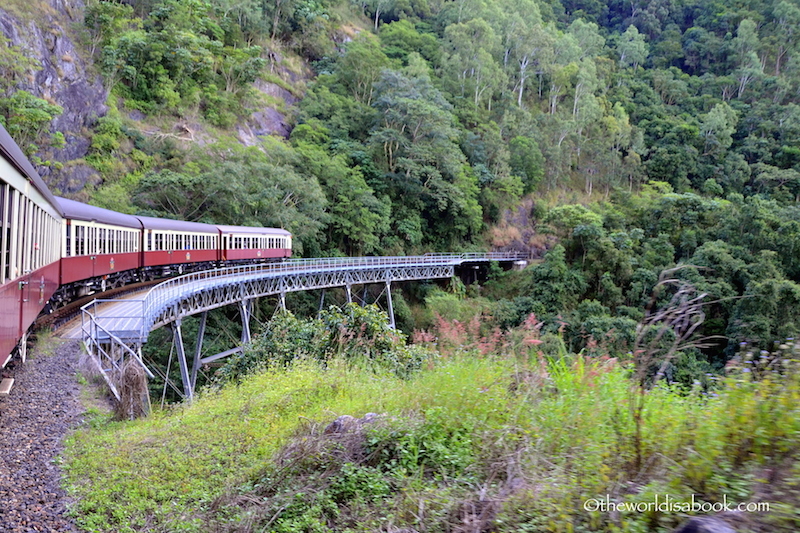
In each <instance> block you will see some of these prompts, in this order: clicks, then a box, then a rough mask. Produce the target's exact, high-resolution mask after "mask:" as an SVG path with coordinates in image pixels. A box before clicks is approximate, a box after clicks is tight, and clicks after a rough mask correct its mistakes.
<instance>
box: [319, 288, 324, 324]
mask: <svg viewBox="0 0 800 533" xmlns="http://www.w3.org/2000/svg"><path fill="white" fill-rule="evenodd" d="M323 307H325V289H322V294H320V295H319V309H317V318H319V317H321V316H322V308H323Z"/></svg>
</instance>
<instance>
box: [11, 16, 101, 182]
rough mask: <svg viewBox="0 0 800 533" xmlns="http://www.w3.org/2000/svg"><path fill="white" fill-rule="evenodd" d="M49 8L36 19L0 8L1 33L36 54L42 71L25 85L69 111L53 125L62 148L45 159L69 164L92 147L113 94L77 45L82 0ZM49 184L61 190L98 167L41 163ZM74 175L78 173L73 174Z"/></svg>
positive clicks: (91, 176) (15, 43)
mask: <svg viewBox="0 0 800 533" xmlns="http://www.w3.org/2000/svg"><path fill="white" fill-rule="evenodd" d="M49 7H50V9H48V10H46V12H42V13H41V14H39V15H37V16H36V17H34V18H32V19H31V20H22V19H20V18H17V17H14V16H13V15H12V14H11V13H9V12H8V11H5V10H3V9H2V8H0V32H2V33H3V35H5V36H6V38H7V39H9V40H10V41H11V44H12V45H14V46H18V47H20V48H21V49H23V50H25V51H26V52H27V53H28V54H29V55H30V56H31V57H34V58H36V60H37V62H38V63H39V66H40V67H41V69H40V70H38V71H36V72H35V73H34V74H33V76H32V78H31V79H30V80H29V81H27V82H25V83H24V84H23V85H22V86H21V87H20V88H21V89H24V90H26V91H28V92H30V93H31V94H33V95H35V96H37V97H39V98H43V99H45V100H47V101H49V102H52V103H55V104H58V105H59V106H61V107H62V108H63V109H64V111H63V113H62V114H61V115H60V116H58V117H56V119H55V120H54V121H53V130H54V131H60V132H61V133H63V135H64V138H65V140H66V144H65V146H64V147H63V148H61V149H57V150H51V151H50V152H48V153H44V154H41V155H42V156H43V159H50V160H52V161H58V162H61V163H68V162H70V161H75V160H77V159H81V158H82V157H84V156H85V155H86V154H87V152H88V149H89V145H90V141H89V139H88V138H87V134H86V128H90V127H91V126H92V125H93V124H94V122H95V121H96V120H97V118H98V117H101V116H103V115H105V114H106V112H107V108H106V106H105V101H106V98H107V96H108V93H107V91H106V90H105V88H104V87H103V84H102V81H101V79H100V77H99V76H98V75H96V74H93V73H91V72H90V69H89V68H88V65H87V62H86V61H85V59H84V58H83V57H82V56H81V53H80V51H79V48H78V47H77V46H76V44H75V38H76V37H75V35H73V34H72V30H71V28H73V27H74V25H75V24H76V23H79V22H80V21H81V19H82V17H83V7H84V2H83V0H50V1H49ZM38 170H39V172H40V174H42V176H43V177H44V179H45V181H47V183H48V185H50V186H51V187H55V188H57V189H59V190H61V191H62V192H72V191H74V190H79V189H81V188H82V187H83V185H84V183H85V182H86V180H87V179H89V180H90V179H92V178H93V177H96V172H94V171H93V170H92V169H90V168H89V167H87V166H85V165H80V164H73V165H67V166H65V167H64V169H63V170H60V171H56V170H52V169H51V168H47V167H45V168H39V169H38ZM73 174H74V175H73Z"/></svg>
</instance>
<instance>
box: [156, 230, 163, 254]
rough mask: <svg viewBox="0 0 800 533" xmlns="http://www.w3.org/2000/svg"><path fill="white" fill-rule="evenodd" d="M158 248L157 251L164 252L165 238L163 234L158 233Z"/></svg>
mask: <svg viewBox="0 0 800 533" xmlns="http://www.w3.org/2000/svg"><path fill="white" fill-rule="evenodd" d="M155 236H156V247H155V250H163V249H164V236H163V235H162V234H161V232H156V234H155Z"/></svg>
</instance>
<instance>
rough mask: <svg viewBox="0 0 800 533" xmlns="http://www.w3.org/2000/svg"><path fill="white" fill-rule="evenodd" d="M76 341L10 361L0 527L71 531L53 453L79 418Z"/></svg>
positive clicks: (2, 409)
mask: <svg viewBox="0 0 800 533" xmlns="http://www.w3.org/2000/svg"><path fill="white" fill-rule="evenodd" d="M79 350H80V348H79V345H78V343H77V342H76V341H71V342H64V343H61V344H59V345H58V346H56V347H55V349H54V350H53V353H52V354H49V353H41V352H39V351H38V350H36V349H34V350H33V353H32V354H31V355H30V356H29V358H28V361H27V362H26V363H25V364H24V365H23V364H19V362H18V361H17V362H16V365H15V367H14V378H15V380H16V381H15V383H14V388H13V389H12V391H11V394H10V395H9V396H7V397H3V399H0V531H2V532H18V531H19V532H22V531H75V532H77V531H78V529H77V527H76V526H75V524H74V522H73V520H71V519H70V517H69V516H67V505H68V503H69V498H68V496H67V494H66V492H65V491H64V489H63V488H62V472H61V469H60V468H59V466H58V456H59V454H60V453H61V452H62V450H63V444H62V441H63V439H64V436H65V435H67V433H68V432H69V431H70V430H71V429H73V428H75V427H76V426H77V425H78V424H79V423H80V421H81V418H82V414H83V412H84V410H83V407H82V406H81V403H80V386H79V385H78V382H77V380H76V369H77V365H78V353H79Z"/></svg>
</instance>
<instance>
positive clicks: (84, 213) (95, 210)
mask: <svg viewBox="0 0 800 533" xmlns="http://www.w3.org/2000/svg"><path fill="white" fill-rule="evenodd" d="M56 200H58V203H59V204H60V205H61V210H62V211H63V212H64V216H65V217H66V218H69V219H71V220H83V221H85V222H99V223H101V224H109V225H111V226H121V227H123V228H136V229H142V223H141V222H139V219H137V218H136V217H134V216H132V215H126V214H124V213H117V212H116V211H111V210H110V209H103V208H102V207H95V206H93V205H87V204H82V203H81V202H76V201H75V200H68V199H67V198H60V197H56Z"/></svg>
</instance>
